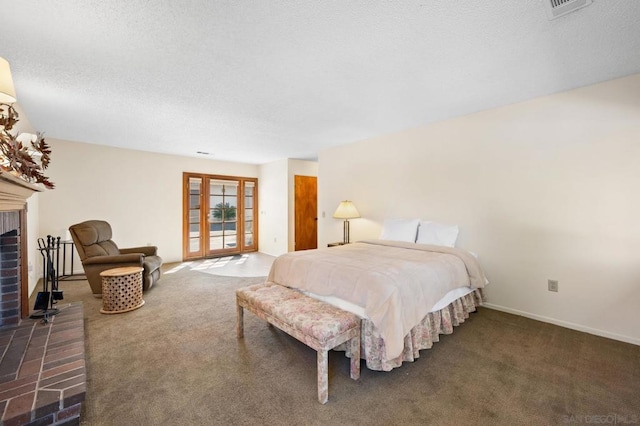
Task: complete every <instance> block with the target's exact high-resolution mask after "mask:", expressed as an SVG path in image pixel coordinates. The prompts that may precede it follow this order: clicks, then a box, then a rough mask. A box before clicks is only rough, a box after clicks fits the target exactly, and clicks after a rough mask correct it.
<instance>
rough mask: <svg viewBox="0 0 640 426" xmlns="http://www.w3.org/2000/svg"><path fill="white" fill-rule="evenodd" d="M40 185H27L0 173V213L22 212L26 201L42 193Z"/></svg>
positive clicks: (19, 179)
mask: <svg viewBox="0 0 640 426" xmlns="http://www.w3.org/2000/svg"><path fill="white" fill-rule="evenodd" d="M42 191H44V188H43V187H42V186H41V185H35V184H33V183H29V182H27V181H25V180H23V179H21V178H19V177H16V176H14V175H12V174H11V173H9V172H2V173H0V211H10V210H22V209H23V208H24V206H25V204H26V203H27V199H28V198H29V197H31V196H32V195H33V194H34V193H36V192H42Z"/></svg>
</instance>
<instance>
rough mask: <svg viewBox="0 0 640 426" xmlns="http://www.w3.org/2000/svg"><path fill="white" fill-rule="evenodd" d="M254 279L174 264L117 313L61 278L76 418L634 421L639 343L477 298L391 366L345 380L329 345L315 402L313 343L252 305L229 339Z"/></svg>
mask: <svg viewBox="0 0 640 426" xmlns="http://www.w3.org/2000/svg"><path fill="white" fill-rule="evenodd" d="M171 266H176V265H175V264H174V265H168V266H167V267H165V270H169V269H170V268H171ZM263 280H264V279H263V278H235V277H223V276H213V275H210V274H205V273H200V272H197V271H190V270H188V269H186V268H185V269H181V270H179V271H177V272H175V273H169V274H165V275H164V276H163V277H162V279H161V280H160V281H159V282H158V283H157V284H156V285H155V286H154V287H153V288H152V289H150V290H149V291H148V292H146V293H145V294H144V299H145V301H146V304H145V305H144V306H143V307H142V308H140V309H138V310H135V311H132V312H128V313H124V314H118V315H104V314H100V313H99V309H100V307H101V300H100V299H96V298H94V297H93V296H92V295H91V292H90V290H89V285H88V284H87V282H86V281H75V282H71V281H66V282H61V284H60V288H61V290H63V291H64V296H65V300H64V302H72V301H82V302H83V303H84V314H85V333H86V339H87V340H86V357H87V377H88V381H87V398H86V402H85V403H84V404H83V411H82V417H81V422H82V424H86V425H230V424H237V425H256V424H270V425H280V424H292V425H325V424H343V425H396V424H402V425H412V424H415V425H496V424H497V425H556V424H557V425H562V424H594V423H597V422H598V421H599V423H600V424H606V422H607V419H608V420H609V424H613V422H612V421H611V420H612V419H614V418H615V420H616V421H617V422H618V423H617V424H622V423H623V421H626V422H627V424H639V423H640V347H639V346H635V345H631V344H626V343H621V342H617V341H613V340H608V339H605V338H601V337H597V336H593V335H589V334H585V333H580V332H576V331H572V330H568V329H564V328H561V327H557V326H553V325H550V324H546V323H542V322H538V321H533V320H530V319H526V318H523V317H518V316H514V315H510V314H506V313H503V312H498V311H494V310H490V309H486V308H480V309H479V310H478V312H477V313H474V314H472V315H471V317H470V318H469V319H468V320H467V321H466V322H465V323H464V324H462V325H461V326H459V327H456V328H455V332H454V334H453V335H450V336H441V340H440V342H439V343H436V344H435V345H434V347H433V349H430V350H425V351H422V352H421V357H420V359H419V360H417V361H416V362H413V363H405V364H404V365H403V366H402V367H401V368H398V369H395V370H393V371H391V372H377V371H371V370H368V369H367V368H365V367H364V363H363V368H362V376H361V378H360V380H358V381H354V380H351V379H350V378H349V362H348V359H347V358H345V357H344V354H343V353H341V352H330V354H329V365H330V372H329V402H328V403H327V404H326V405H321V404H319V403H318V401H317V393H316V353H315V352H314V351H313V350H312V349H310V348H308V347H306V346H305V345H303V344H302V343H299V342H298V341H296V340H294V339H293V338H290V337H289V336H287V335H286V334H284V333H282V332H280V331H278V330H277V329H274V328H270V327H267V325H266V324H265V323H264V322H262V321H261V320H259V319H257V318H256V317H254V316H253V315H252V314H250V313H245V338H244V339H242V340H237V339H236V335H235V320H236V310H235V290H236V289H237V288H240V287H242V286H246V285H249V284H253V283H258V282H262V281H263ZM605 416H606V417H605ZM611 416H614V417H611Z"/></svg>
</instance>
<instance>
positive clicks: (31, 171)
mask: <svg viewBox="0 0 640 426" xmlns="http://www.w3.org/2000/svg"><path fill="white" fill-rule="evenodd" d="M17 122H18V113H17V112H16V110H15V109H14V108H13V107H12V106H11V105H8V104H0V170H1V171H2V172H10V173H14V174H16V175H18V176H20V177H22V178H23V179H24V180H26V181H27V182H31V183H41V184H43V185H44V186H45V187H46V188H49V189H53V188H54V186H55V185H54V184H53V183H52V182H51V181H50V180H49V178H48V177H47V176H45V175H44V173H43V171H44V170H45V169H46V168H47V167H48V166H49V162H50V161H51V148H50V147H49V145H47V142H46V141H45V140H44V137H43V136H42V134H41V133H38V134H37V135H36V139H35V141H34V140H30V141H29V142H30V143H29V144H23V143H22V142H21V141H20V140H19V137H20V134H18V133H17V132H15V134H14V133H13V132H12V130H13V128H14V126H15V124H16V123H17ZM38 157H39V159H38Z"/></svg>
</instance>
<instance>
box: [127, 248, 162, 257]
mask: <svg viewBox="0 0 640 426" xmlns="http://www.w3.org/2000/svg"><path fill="white" fill-rule="evenodd" d="M130 253H142V254H144V255H145V256H156V255H157V253H158V247H156V246H143V247H132V248H125V249H120V254H130Z"/></svg>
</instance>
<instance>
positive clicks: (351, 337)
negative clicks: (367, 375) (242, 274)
mask: <svg viewBox="0 0 640 426" xmlns="http://www.w3.org/2000/svg"><path fill="white" fill-rule="evenodd" d="M236 304H237V310H238V318H237V321H238V322H237V330H236V331H237V334H238V338H242V337H243V336H244V324H243V317H244V309H247V310H248V311H250V312H252V313H253V314H255V315H256V316H257V317H259V318H261V319H263V320H265V321H267V322H268V323H269V324H272V325H274V326H275V327H277V328H279V329H280V330H282V331H284V332H285V333H287V334H289V335H290V336H292V337H295V338H296V339H298V340H299V341H301V342H302V343H304V344H306V345H307V346H309V347H311V348H313V349H315V350H316V351H317V352H318V401H320V402H321V403H322V404H324V403H326V402H327V400H328V399H329V383H328V376H329V374H328V373H329V371H328V370H329V363H328V352H329V350H330V349H333V348H335V347H336V346H338V345H340V344H342V343H344V342H347V341H349V343H350V345H351V346H350V348H351V354H352V355H351V356H352V358H351V378H352V379H354V380H357V379H358V378H359V377H360V318H359V317H358V316H357V315H354V314H352V313H350V312H346V311H343V310H341V309H338V308H336V307H334V306H332V305H329V304H327V303H324V302H321V301H319V300H316V299H313V298H311V297H309V296H305V295H304V294H302V293H300V292H298V291H295V290H292V289H290V288H287V287H283V286H281V285H277V284H271V283H266V284H256V285H252V286H249V287H244V288H241V289H238V290H236Z"/></svg>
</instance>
